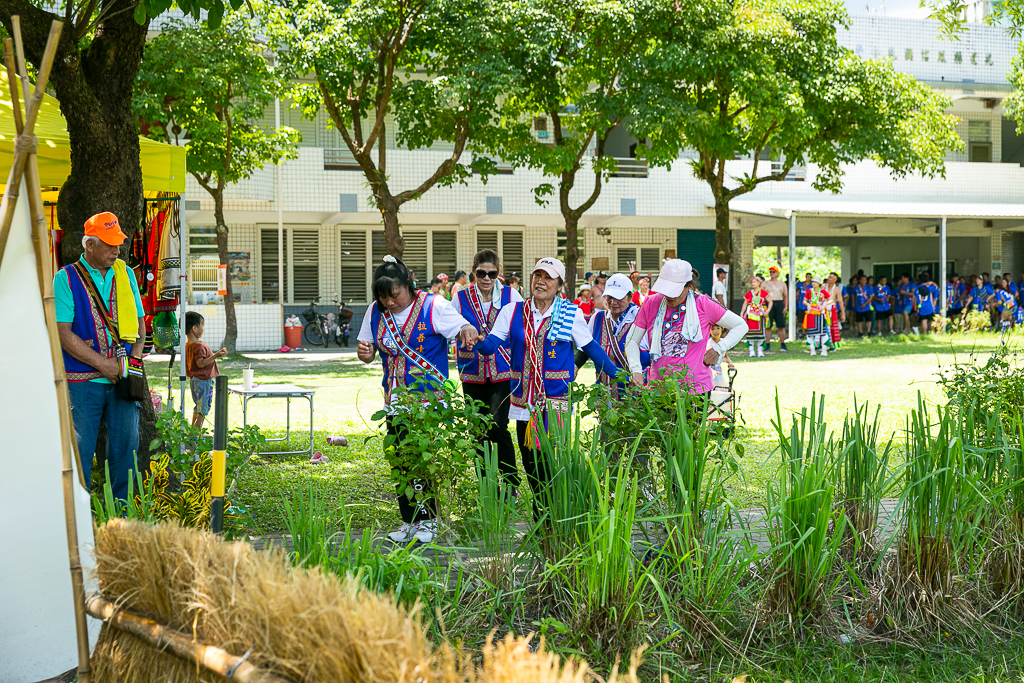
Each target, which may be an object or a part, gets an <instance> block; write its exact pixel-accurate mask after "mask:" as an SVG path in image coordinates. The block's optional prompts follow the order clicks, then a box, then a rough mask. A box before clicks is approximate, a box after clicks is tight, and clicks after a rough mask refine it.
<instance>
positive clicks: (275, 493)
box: [146, 334, 1024, 533]
mask: <svg viewBox="0 0 1024 683" xmlns="http://www.w3.org/2000/svg"><path fill="white" fill-rule="evenodd" d="M1001 343H1003V340H1001V338H1000V337H998V336H995V335H990V334H966V335H950V336H929V337H902V336H899V337H886V338H872V339H868V340H863V341H850V342H846V343H845V345H844V347H843V349H842V351H841V352H839V353H836V354H832V355H830V356H829V357H828V358H821V357H814V358H811V357H810V356H809V355H808V353H807V347H806V345H803V344H790V345H789V348H790V350H789V352H788V353H782V352H780V351H779V350H778V347H777V345H775V346H773V347H772V351H771V352H770V353H769V355H768V356H767V357H765V358H761V359H756V360H755V359H749V358H747V357H746V352H745V349H742V348H740V347H737V349H735V350H734V352H733V354H732V356H733V360H734V362H735V363H736V366H737V369H738V372H739V374H738V376H737V378H736V387H735V388H736V391H737V393H738V396H739V413H740V421H741V428H740V429H739V431H738V434H737V437H736V439H737V441H738V442H740V443H742V444H743V447H744V449H745V453H746V454H745V456H744V458H743V459H742V464H743V471H742V474H743V476H742V478H737V479H735V480H734V481H733V485H732V486H733V493H734V495H735V497H736V500H737V501H738V502H739V504H740V505H742V506H756V505H759V504H761V503H762V502H763V500H764V495H765V488H766V485H767V482H769V481H770V480H772V479H774V478H775V475H776V471H777V467H778V456H777V454H776V453H775V452H774V451H773V449H774V444H775V443H776V441H775V439H772V438H771V437H772V433H773V428H772V420H773V419H775V415H776V409H775V397H776V395H778V399H779V404H780V406H781V408H782V410H783V413H784V415H785V412H786V411H792V410H799V409H800V408H801V407H802V406H805V405H808V403H809V402H810V400H811V397H812V395H813V394H814V393H818V394H823V395H824V396H825V400H826V411H827V415H828V418H829V420H830V422H831V425H832V426H833V428H836V429H839V428H841V426H842V419H843V416H844V415H845V414H846V412H847V411H848V410H850V409H851V408H852V407H853V404H854V398H855V397H856V399H857V400H858V401H860V402H865V401H866V402H869V403H871V404H872V405H878V406H881V420H882V430H883V433H893V432H895V433H896V434H897V439H899V432H900V430H901V429H902V427H903V424H904V420H905V418H906V415H907V414H908V413H909V411H910V409H911V408H913V407H914V406H915V405H916V403H917V396H918V393H919V392H920V394H921V395H922V396H923V397H924V399H925V400H926V401H930V402H936V401H942V392H941V388H940V387H939V386H938V385H937V383H936V379H937V377H938V373H939V372H941V370H942V369H943V368H948V367H949V366H950V365H952V364H953V363H954V362H984V360H985V359H986V358H987V356H988V354H989V353H990V352H991V351H992V350H993V349H994V348H996V347H998V345H999V344H1001ZM1008 343H1009V344H1011V345H1013V346H1014V347H1021V348H1022V349H1024V337H1021V336H1011V337H1009V340H1008ZM167 360H168V359H167V357H166V356H164V357H159V356H157V357H154V358H149V359H147V362H146V368H147V372H148V374H149V380H150V386H151V387H153V388H155V389H157V390H158V391H160V393H161V394H162V395H163V396H164V400H165V401H166V400H167ZM250 364H251V365H252V367H253V369H254V370H255V378H256V379H255V381H256V382H257V383H264V384H270V383H292V384H296V385H299V386H302V387H308V388H312V389H315V390H316V397H315V416H314V425H313V433H314V439H313V443H314V449H315V450H319V451H322V452H323V453H325V454H326V455H328V456H329V458H330V462H329V463H328V464H327V465H310V464H309V463H308V462H307V460H308V457H303V456H301V455H288V456H277V455H268V456H265V457H263V458H261V459H260V460H259V461H258V462H255V463H253V465H252V466H251V467H250V468H249V469H248V471H246V472H245V473H244V474H243V476H242V478H241V480H240V482H239V487H238V491H237V493H236V496H235V501H234V502H235V503H236V504H240V505H242V506H243V507H245V508H246V509H247V510H248V511H249V512H250V513H251V514H252V515H253V525H254V528H255V530H257V531H259V532H262V533H279V532H280V531H281V530H282V528H283V509H282V507H283V506H282V505H281V501H282V500H283V499H284V498H285V497H288V496H290V495H291V493H292V492H293V491H294V490H295V489H297V488H299V487H308V486H309V485H311V484H312V485H315V486H316V488H317V489H318V490H319V491H320V492H321V493H322V494H323V495H325V496H326V497H327V499H328V500H330V501H333V502H335V503H336V504H338V505H339V506H340V505H341V503H342V501H344V502H345V504H347V506H348V508H349V511H350V512H352V513H354V515H355V518H354V522H355V524H357V525H360V526H374V525H379V526H390V525H393V524H395V523H396V522H398V516H397V509H396V507H395V504H394V494H393V489H392V486H391V484H390V482H389V479H388V474H389V472H388V467H387V465H386V463H385V461H384V457H383V454H382V451H381V433H382V431H383V430H382V429H381V427H380V425H377V424H374V423H373V421H372V418H371V416H372V415H373V413H374V412H376V411H377V410H379V409H380V407H381V405H382V402H383V398H382V394H381V386H380V379H381V369H380V364H379V362H374V363H373V364H371V365H369V366H367V365H364V364H363V363H361V362H360V361H359V360H358V359H357V358H356V357H355V354H354V352H352V351H348V352H335V353H323V352H321V353H317V352H311V353H305V352H300V353H292V354H277V353H258V354H244V355H239V356H237V357H235V358H231V359H227V360H224V361H221V362H220V363H219V367H220V370H221V373H222V374H224V375H226V376H227V377H228V378H229V381H230V382H231V383H232V384H236V383H241V376H242V369H243V368H245V367H248V366H249V365H250ZM173 376H174V377H176V376H177V367H175V371H174V373H173ZM452 376H455V373H454V368H453V370H452ZM579 379H580V381H583V382H593V380H594V371H593V367H592V366H590V365H587V366H586V367H585V368H584V369H583V371H582V372H581V375H580V378H579ZM175 384H176V382H175ZM174 396H175V403H176V404H177V402H178V399H177V389H176V388H175V389H174ZM191 405H192V399H191V397H186V406H188V407H189V409H190V410H191ZM228 410H229V416H230V420H231V424H232V425H240V424H241V423H242V406H241V399H239V398H238V397H232V398H231V400H230V401H229V408H228ZM285 414H286V413H285V404H284V401H283V400H275V401H271V400H262V399H260V400H254V401H251V402H250V403H249V411H248V420H249V423H250V424H257V425H260V426H261V427H262V428H263V429H264V430H265V433H266V434H267V435H268V436H271V437H278V436H284V426H285ZM291 417H292V434H291V441H290V445H291V446H292V447H293V448H289V449H288V450H292V449H296V448H303V447H305V438H306V434H307V433H308V428H309V418H308V410H307V408H306V405H305V401H304V400H300V401H297V402H293V405H292V410H291ZM331 434H344V435H346V436H347V437H348V439H349V445H348V447H345V448H336V447H331V446H328V445H327V442H326V437H327V436H328V435H331ZM281 447H282V444H276V445H275V448H281Z"/></svg>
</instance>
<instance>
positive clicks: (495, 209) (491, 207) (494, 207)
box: [487, 197, 501, 213]
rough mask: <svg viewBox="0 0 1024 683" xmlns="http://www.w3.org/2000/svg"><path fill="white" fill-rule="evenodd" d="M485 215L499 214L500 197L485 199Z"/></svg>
mask: <svg viewBox="0 0 1024 683" xmlns="http://www.w3.org/2000/svg"><path fill="white" fill-rule="evenodd" d="M487 213H501V197H488V198H487Z"/></svg>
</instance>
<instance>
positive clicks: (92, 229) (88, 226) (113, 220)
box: [85, 211, 128, 247]
mask: <svg viewBox="0 0 1024 683" xmlns="http://www.w3.org/2000/svg"><path fill="white" fill-rule="evenodd" d="M85 234H86V235H88V236H89V237H98V238H99V239H100V241H101V242H104V243H106V244H109V245H110V246H112V247H117V246H120V245H121V244H123V243H124V241H125V240H126V239H128V237H127V236H126V235H125V234H124V233H123V232H121V224H120V223H118V222H117V216H115V215H114V214H112V213H110V212H109V211H104V212H103V213H98V214H96V215H95V216H93V217H92V218H90V219H89V220H87V221H86V222H85Z"/></svg>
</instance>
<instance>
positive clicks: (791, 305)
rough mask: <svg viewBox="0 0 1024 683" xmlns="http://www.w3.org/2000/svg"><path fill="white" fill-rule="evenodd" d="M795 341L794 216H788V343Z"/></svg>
mask: <svg viewBox="0 0 1024 683" xmlns="http://www.w3.org/2000/svg"><path fill="white" fill-rule="evenodd" d="M795 339H796V214H790V216H789V341H793V340H795Z"/></svg>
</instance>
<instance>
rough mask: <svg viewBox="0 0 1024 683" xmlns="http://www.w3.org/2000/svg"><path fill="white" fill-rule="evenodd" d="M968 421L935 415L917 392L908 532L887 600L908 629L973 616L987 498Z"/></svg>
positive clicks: (907, 474) (910, 430) (941, 412)
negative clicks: (969, 443) (970, 451)
mask: <svg viewBox="0 0 1024 683" xmlns="http://www.w3.org/2000/svg"><path fill="white" fill-rule="evenodd" d="M963 432H964V430H963V425H962V424H961V423H959V422H958V421H957V420H956V419H955V413H954V411H953V410H951V409H948V408H944V407H938V408H936V409H935V414H934V418H933V416H932V414H931V412H930V411H929V410H928V408H927V406H926V405H925V403H924V400H923V399H922V398H921V397H920V395H919V396H918V407H917V409H916V410H914V411H913V412H912V413H911V415H910V416H909V417H908V419H907V434H906V447H905V448H906V453H905V460H906V464H905V465H904V468H903V493H902V495H901V497H900V501H899V509H900V511H901V514H902V517H903V530H902V532H901V535H900V537H899V539H898V546H897V550H896V562H895V566H894V567H893V568H892V570H891V571H890V572H889V576H888V577H887V585H886V586H885V588H884V590H883V591H882V598H883V600H884V601H885V602H886V606H887V608H888V610H889V612H890V615H889V616H892V615H895V616H896V617H897V621H898V622H900V623H902V624H904V626H905V627H907V628H911V629H912V628H915V627H918V626H924V625H929V624H931V625H933V626H940V625H944V624H947V623H948V622H949V621H950V620H954V621H957V620H961V619H965V620H970V619H971V615H972V614H973V606H972V604H971V603H972V602H976V600H977V598H976V596H975V597H974V598H973V600H969V599H966V598H965V595H966V592H967V589H969V587H970V585H971V584H970V583H969V582H971V581H972V580H973V579H974V577H975V575H976V573H977V572H978V569H979V567H980V564H981V560H982V550H983V547H984V545H985V537H986V535H987V534H989V533H990V528H989V527H988V525H987V524H986V523H985V517H986V512H987V501H988V499H987V498H986V496H985V493H984V489H985V488H986V485H985V481H984V474H983V472H981V471H979V470H978V469H977V468H974V467H971V466H969V463H968V459H967V458H966V457H965V450H964V439H963Z"/></svg>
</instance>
